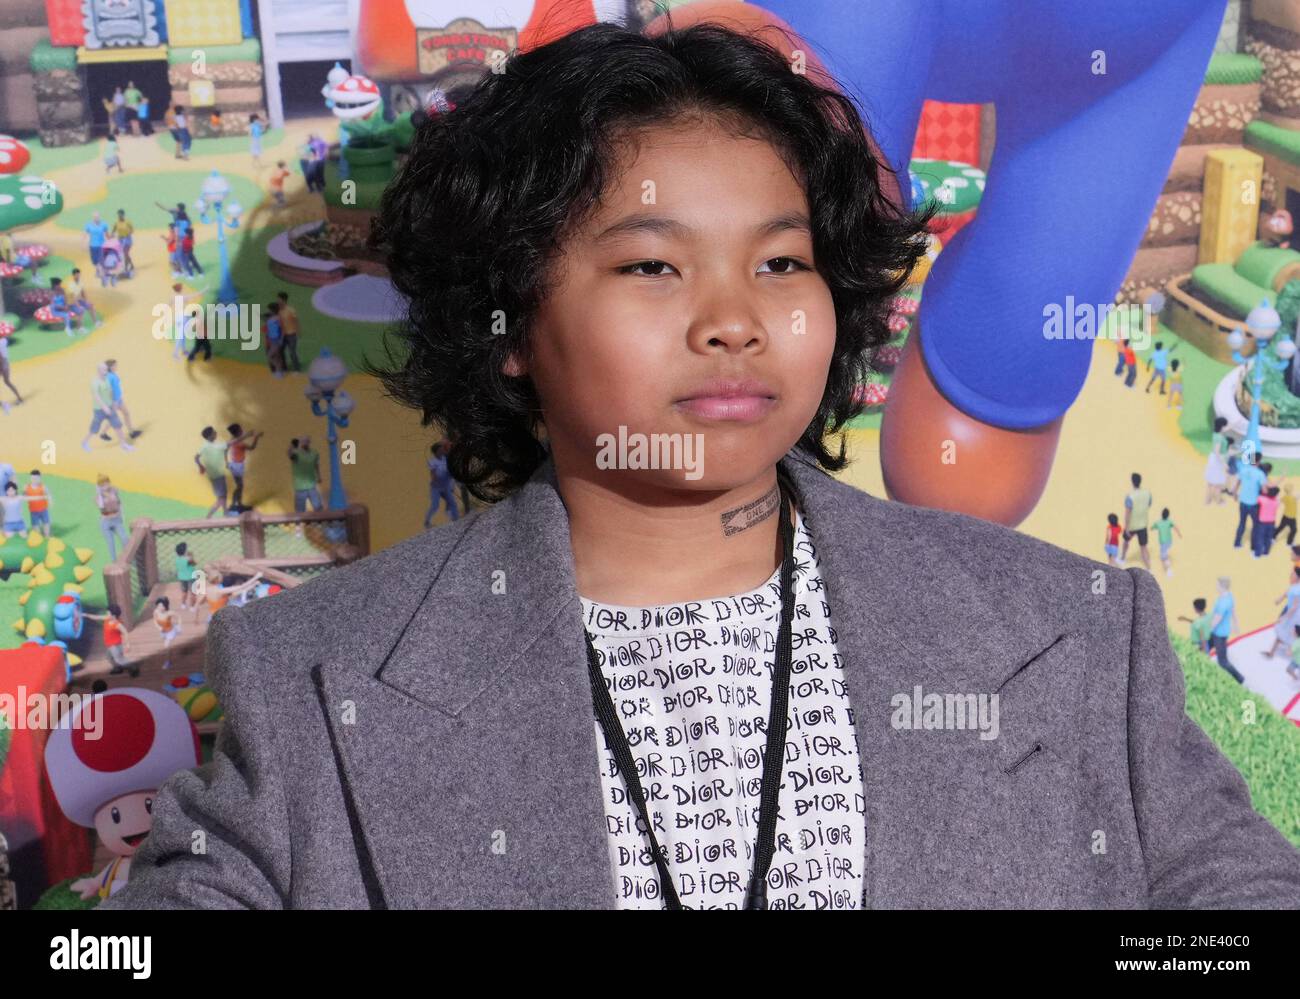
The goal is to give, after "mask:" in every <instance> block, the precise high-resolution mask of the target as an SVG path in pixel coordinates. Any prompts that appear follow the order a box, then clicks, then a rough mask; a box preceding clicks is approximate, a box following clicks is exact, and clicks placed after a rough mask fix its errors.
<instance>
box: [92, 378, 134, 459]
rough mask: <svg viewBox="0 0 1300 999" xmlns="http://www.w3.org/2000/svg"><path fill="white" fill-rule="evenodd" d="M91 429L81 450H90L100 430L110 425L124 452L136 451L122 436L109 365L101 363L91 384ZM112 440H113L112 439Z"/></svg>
mask: <svg viewBox="0 0 1300 999" xmlns="http://www.w3.org/2000/svg"><path fill="white" fill-rule="evenodd" d="M90 404H91V415H90V429H89V430H88V431H87V432H86V436H85V437H84V438H82V441H81V449H82V450H83V451H89V450H90V439H91V438H92V437H94V436H95V435H96V434H97V433H99V428H100V427H102V426H103V425H104V423H105V422H107V423H108V425H109V426H110V427H112V428H113V429H114V430H116V431H117V438H118V440H119V441H120V442H121V447H122V450H123V451H134V450H135V445H133V444H131V443H130V442H129V441H128V440H127V439H126V437H125V436H123V434H122V421H121V419H119V418H118V415H117V409H116V407H115V406H114V405H113V386H112V385H111V384H110V383H109V380H108V365H107V364H104V363H103V362H100V364H99V365H98V366H97V367H96V377H95V378H94V379H92V380H91V383H90ZM110 439H111V438H110Z"/></svg>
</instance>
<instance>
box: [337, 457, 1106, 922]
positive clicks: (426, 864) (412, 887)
mask: <svg viewBox="0 0 1300 999" xmlns="http://www.w3.org/2000/svg"><path fill="white" fill-rule="evenodd" d="M784 460H785V462H786V463H787V468H788V469H789V470H790V471H791V473H792V475H793V477H794V481H795V484H796V486H797V487H798V489H799V494H800V497H801V500H800V505H801V509H802V510H803V513H804V516H805V519H806V521H807V523H808V526H809V529H810V531H811V533H812V536H813V538H814V541H815V543H816V544H817V557H818V559H819V562H820V565H821V568H822V575H823V579H824V581H825V583H826V588H827V602H828V603H829V604H830V607H831V615H832V617H831V620H832V624H833V627H834V629H835V635H834V637H835V640H836V643H837V646H838V648H839V650H840V653H841V654H842V655H843V657H844V660H845V670H846V679H847V682H848V688H849V697H850V701H851V703H852V705H853V708H854V726H855V731H856V733H857V736H858V745H859V751H860V753H861V754H862V760H863V773H864V781H865V788H864V789H865V793H866V799H867V802H866V805H867V842H866V845H865V848H864V865H865V872H866V878H867V891H868V899H869V901H870V902H871V904H873V905H876V906H899V905H913V904H934V905H961V904H964V901H965V900H966V899H967V898H968V897H971V898H987V897H989V893H990V892H993V893H995V894H996V893H997V892H998V891H1000V890H1003V889H1001V888H999V885H1000V884H1004V883H1005V881H1006V879H1002V880H1001V881H1000V880H999V878H1000V877H1001V874H1002V872H1005V870H1006V868H1007V866H1008V865H1009V864H1010V865H1016V867H1017V870H1018V871H1023V870H1024V869H1025V868H1026V866H1028V867H1031V868H1032V867H1033V865H1034V863H1036V862H1037V858H1040V857H1041V856H1043V855H1044V854H1043V839H1044V837H1047V838H1048V839H1051V838H1052V837H1057V836H1059V835H1062V834H1063V833H1062V829H1063V826H1062V824H1061V823H1060V822H1059V821H1057V820H1056V819H1055V818H1054V817H1052V815H1049V816H1048V818H1049V819H1050V821H1047V820H1045V819H1044V818H1043V816H1042V815H1039V814H1038V813H1036V812H1035V811H1034V807H1033V806H1034V803H1035V802H1037V801H1038V800H1039V799H1040V798H1041V797H1042V796H1043V795H1048V796H1049V797H1050V796H1051V795H1053V794H1055V795H1058V796H1059V794H1060V788H1062V787H1064V786H1066V784H1067V783H1068V782H1069V781H1071V780H1073V779H1074V778H1073V771H1072V770H1071V762H1072V760H1073V755H1074V754H1077V740H1071V739H1070V738H1069V735H1068V732H1069V731H1070V726H1072V725H1073V724H1075V723H1074V721H1073V718H1074V712H1075V710H1076V708H1077V705H1076V704H1075V703H1074V700H1073V696H1072V690H1073V691H1077V689H1078V687H1079V684H1078V683H1077V679H1078V677H1077V671H1078V668H1079V666H1078V664H1079V661H1080V660H1079V657H1078V655H1077V654H1075V653H1077V651H1078V650H1077V648H1076V646H1075V645H1074V643H1073V642H1072V640H1071V638H1072V636H1069V635H1063V634H1062V633H1061V632H1060V631H1059V630H1055V629H1052V628H1051V627H1049V626H1047V625H1045V624H1043V623H1042V622H1040V621H1039V620H1037V619H1036V618H1034V617H1033V616H1032V615H1027V616H1026V615H1024V614H1022V613H1021V612H1022V611H1023V610H1024V609H1023V608H1017V607H1007V608H1004V609H993V608H990V606H989V602H988V599H987V597H986V596H982V595H981V592H980V584H979V581H978V580H977V579H976V578H975V577H973V576H972V575H970V574H969V573H967V572H966V571H964V570H962V569H961V568H960V566H961V564H962V559H961V558H958V557H957V556H958V555H959V554H961V553H954V557H953V558H952V559H951V560H950V561H949V562H947V563H946V564H942V565H934V564H933V558H932V556H931V555H930V552H931V551H932V550H933V549H932V547H930V546H928V545H924V544H922V539H918V538H916V537H905V536H899V524H900V522H902V519H903V518H900V516H899V514H898V512H897V510H896V509H895V510H891V509H890V507H891V506H894V505H893V504H889V503H887V502H886V501H883V500H879V499H875V498H873V497H870V496H866V495H865V494H864V495H863V496H862V497H861V498H862V500H863V502H861V503H858V502H854V503H852V504H846V503H845V502H844V492H843V490H844V487H843V486H841V485H839V484H838V483H836V482H835V481H834V480H833V479H831V478H830V477H829V476H827V475H826V474H825V473H823V472H821V471H820V470H819V469H816V468H814V467H813V466H811V465H810V464H808V463H807V462H806V461H805V459H803V458H801V457H800V456H799V454H798V452H792V453H791V455H789V456H787V458H786V459H784ZM429 543H430V545H432V542H429ZM416 544H417V546H418V544H419V542H417V543H416ZM413 550H414V551H415V553H416V556H417V562H418V561H419V559H418V554H419V549H418V547H417V548H415V549H413ZM394 582H395V584H396V583H400V586H398V585H394V586H393V587H390V588H386V592H385V594H384V595H383V596H382V600H383V602H382V603H380V602H379V601H380V599H381V598H380V597H378V596H376V597H374V598H373V600H372V604H371V606H370V607H369V608H368V615H369V620H370V623H369V625H368V627H367V628H366V629H365V634H366V636H367V639H368V640H369V642H370V644H369V645H367V646H365V647H361V646H360V645H359V644H358V643H352V644H350V645H348V646H347V647H340V648H339V649H337V650H336V652H335V654H334V655H332V656H330V657H329V658H327V659H326V660H324V661H322V662H321V663H319V664H318V665H317V668H316V675H317V680H318V689H319V693H320V698H321V707H322V710H323V712H324V713H325V715H326V718H327V719H328V723H329V726H330V730H331V733H332V735H333V738H334V744H335V748H336V753H337V756H338V764H339V768H340V772H341V774H342V776H343V779H344V782H345V785H346V791H347V794H348V797H349V800H350V805H351V808H352V815H351V820H352V823H353V832H354V835H355V836H357V838H358V843H359V845H363V846H364V849H365V853H366V862H367V863H368V865H369V872H368V873H369V874H370V875H371V879H372V882H373V886H374V890H375V892H376V893H377V894H378V895H380V896H382V900H383V902H384V903H385V904H387V905H388V906H389V907H393V908H418V907H430V906H437V907H457V908H532V907H545V908H612V907H613V906H614V904H615V897H614V885H613V880H612V873H611V865H610V859H609V841H608V831H607V830H606V820H605V811H604V802H603V796H602V790H601V784H600V775H599V772H598V765H597V760H598V758H599V756H598V753H599V748H600V743H599V741H598V739H599V737H598V734H597V731H596V726H595V720H594V715H593V710H592V702H591V690H590V686H589V682H588V675H587V660H586V648H585V643H584V641H583V637H582V620H581V614H580V611H579V604H578V597H577V590H576V582H575V575H574V568H573V556H572V551H571V548H570V545H569V533H568V515H567V512H566V511H565V508H564V505H563V502H562V500H561V498H560V495H559V493H558V491H557V489H556V485H555V474H554V466H553V464H552V463H551V462H550V461H547V462H545V463H544V464H543V465H542V466H541V467H540V468H539V469H538V471H537V472H536V473H535V474H534V476H533V477H532V479H531V480H530V481H529V482H528V483H527V484H526V485H525V486H524V487H523V488H522V489H521V490H519V491H518V492H517V493H516V494H514V495H513V496H511V497H510V498H509V499H507V500H504V501H502V502H501V503H498V504H497V505H496V506H494V507H492V508H490V509H488V510H486V511H484V512H483V513H482V514H479V515H477V517H476V518H475V521H474V522H473V523H471V524H470V525H468V527H467V528H466V529H465V530H464V532H463V533H462V535H461V537H460V538H459V539H458V542H457V544H456V546H455V547H454V549H453V550H452V551H451V552H450V554H449V555H447V556H446V559H445V562H443V563H442V564H441V565H431V564H429V563H428V562H427V561H426V562H421V563H419V564H417V565H414V566H412V567H411V568H410V569H409V571H407V572H406V573H405V575H404V577H403V578H402V579H401V580H395V581H394ZM377 621H378V622H382V623H380V624H376V623H375V622H377ZM358 631H359V632H360V631H361V629H358ZM375 636H378V638H377V639H376V638H375ZM1027 663H1028V664H1030V666H1029V667H1028V668H1026V664H1027ZM1044 664H1045V665H1044ZM917 685H920V686H921V687H922V690H923V692H925V693H930V692H934V693H940V694H944V693H954V694H959V693H980V692H983V693H995V692H996V693H999V695H1000V697H999V700H1000V712H999V724H1000V728H1001V731H1000V735H999V737H998V738H997V739H993V740H988V741H984V740H980V739H979V738H978V734H977V733H973V732H969V731H966V732H951V731H943V732H935V731H928V730H923V731H910V730H909V731H900V730H898V729H896V728H894V727H892V726H891V716H892V715H894V714H895V713H896V708H895V707H894V702H895V699H896V697H897V696H898V695H900V694H908V695H912V694H914V692H915V688H916V687H917ZM1058 723H1059V724H1058ZM1062 733H1066V734H1062ZM1039 745H1041V746H1042V748H1041V749H1038V750H1035V751H1034V752H1033V753H1032V754H1031V756H1030V757H1029V759H1028V762H1024V763H1021V765H1020V766H1019V767H1017V768H1016V769H1015V770H1014V772H1013V773H1011V774H1008V773H1007V770H1008V768H1010V767H1012V766H1013V765H1014V764H1015V763H1016V761H1017V760H1019V759H1020V757H1021V756H1023V755H1024V754H1025V753H1026V752H1027V751H1029V750H1030V749H1033V747H1035V746H1039ZM1012 778H1014V779H1012ZM1053 814H1054V813H1053ZM1026 823H1028V827H1027V828H1024V827H1025V826H1026ZM1045 823H1046V824H1045ZM1017 824H1018V825H1019V826H1020V827H1022V828H1019V829H1017V830H1016V831H1014V832H1013V833H1012V834H1011V835H1012V841H1011V845H1010V847H1008V846H1007V840H1006V837H1005V836H1001V834H1002V833H1004V832H1005V831H1006V829H1007V828H1008V827H1012V826H1017ZM990 827H992V828H990ZM981 829H982V830H983V834H984V835H985V843H984V845H982V846H981V845H980V843H979V842H977V841H976V840H977V837H976V836H975V832H976V831H977V830H981ZM999 836H1001V838H999ZM1035 836H1036V837H1037V839H1035V838H1034V837H1035ZM954 843H959V844H963V845H964V846H966V847H969V849H968V850H967V851H966V855H965V856H962V855H956V854H954V853H953V852H952V850H951V847H952V845H953V844H954ZM1000 850H1001V852H1000ZM972 864H975V865H977V866H978V865H980V864H983V865H984V867H985V868H987V871H986V873H984V874H982V875H981V876H980V877H977V878H975V879H974V880H972V879H971V878H970V877H969V876H967V872H968V869H969V868H970V866H971V865H972ZM1044 873H1045V872H1044ZM1012 880H1014V879H1012Z"/></svg>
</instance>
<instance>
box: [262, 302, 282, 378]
mask: <svg viewBox="0 0 1300 999" xmlns="http://www.w3.org/2000/svg"><path fill="white" fill-rule="evenodd" d="M266 312H267V317H266V331H265V334H266V362H267V364H269V365H270V366H271V376H272V377H273V378H283V377H284V327H283V326H281V325H280V303H279V302H271V303H270V304H268V305H267V307H266Z"/></svg>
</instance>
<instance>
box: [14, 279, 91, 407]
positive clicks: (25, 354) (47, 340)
mask: <svg viewBox="0 0 1300 999" xmlns="http://www.w3.org/2000/svg"><path fill="white" fill-rule="evenodd" d="M73 267H81V269H82V275H81V277H82V280H83V283H85V279H86V277H87V274H89V275H90V280H89V282H88V283H86V291H87V294H88V295H89V296H90V300H91V302H94V301H95V289H96V288H98V287H99V284H98V282H96V281H95V278H94V274H93V273H92V272H91V267H90V262H89V261H88V260H87V261H82V262H80V263H76V262H74V261H71V260H69V259H68V258H67V257H60V256H57V255H51V256H49V257H47V258H46V260H45V263H44V264H43V265H42V266H41V268H40V275H41V280H42V281H43V282H45V284H46V285H48V284H49V281H50V278H51V277H61V278H64V279H65V280H66V279H67V277H68V276H69V275H70V274H71V273H72V268H73ZM32 287H33V285H32V283H31V280H30V277H24V278H23V279H22V281H20V282H19V283H17V284H13V283H11V282H8V281H6V282H5V311H6V312H16V311H17V310H16V309H15V307H14V306H15V304H16V302H17V298H18V295H19V294H20V293H21V292H23V291H26V290H28V289H30V288H32ZM73 329H76V324H75V323H74V324H73ZM90 329H91V335H94V329H93V327H90ZM82 339H83V338H82V337H81V334H77V335H76V336H75V337H70V336H68V335H67V334H66V333H64V331H63V329H62V328H60V329H44V328H42V327H41V326H39V325H38V324H37V322H36V320H35V319H33V318H32V317H31V316H26V317H24V318H23V320H22V325H20V326H19V327H18V330H17V332H15V333H14V334H13V335H12V336H11V337H9V359H10V360H11V361H15V362H16V361H26V360H28V359H29V358H32V357H40V356H41V355H42V354H52V353H54V352H55V351H59V350H63V348H65V347H71V346H73V345H74V344H76V343H79V342H81V340H82ZM15 384H17V385H18V391H19V392H21V391H22V390H23V386H22V382H21V381H16V382H15ZM3 398H4V399H5V401H6V402H11V401H12V400H11V399H10V398H9V394H8V389H5V390H4V394H3Z"/></svg>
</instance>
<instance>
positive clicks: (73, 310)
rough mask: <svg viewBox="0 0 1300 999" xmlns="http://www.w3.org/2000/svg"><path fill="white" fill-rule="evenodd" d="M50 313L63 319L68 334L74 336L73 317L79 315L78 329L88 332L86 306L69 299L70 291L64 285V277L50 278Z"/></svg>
mask: <svg viewBox="0 0 1300 999" xmlns="http://www.w3.org/2000/svg"><path fill="white" fill-rule="evenodd" d="M50 291H51V293H52V296H53V297H52V298H51V299H50V313H51V315H53V316H56V317H57V318H59V319H62V320H63V324H64V328H65V329H66V330H67V333H68V336H72V317H73V316H76V317H77V329H78V330H80V331H81V332H82V333H84V332H86V307H85V306H84V305H82V304H81V303H80V302H76V301H68V293H67V291H66V290H65V289H64V287H63V278H50Z"/></svg>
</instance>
